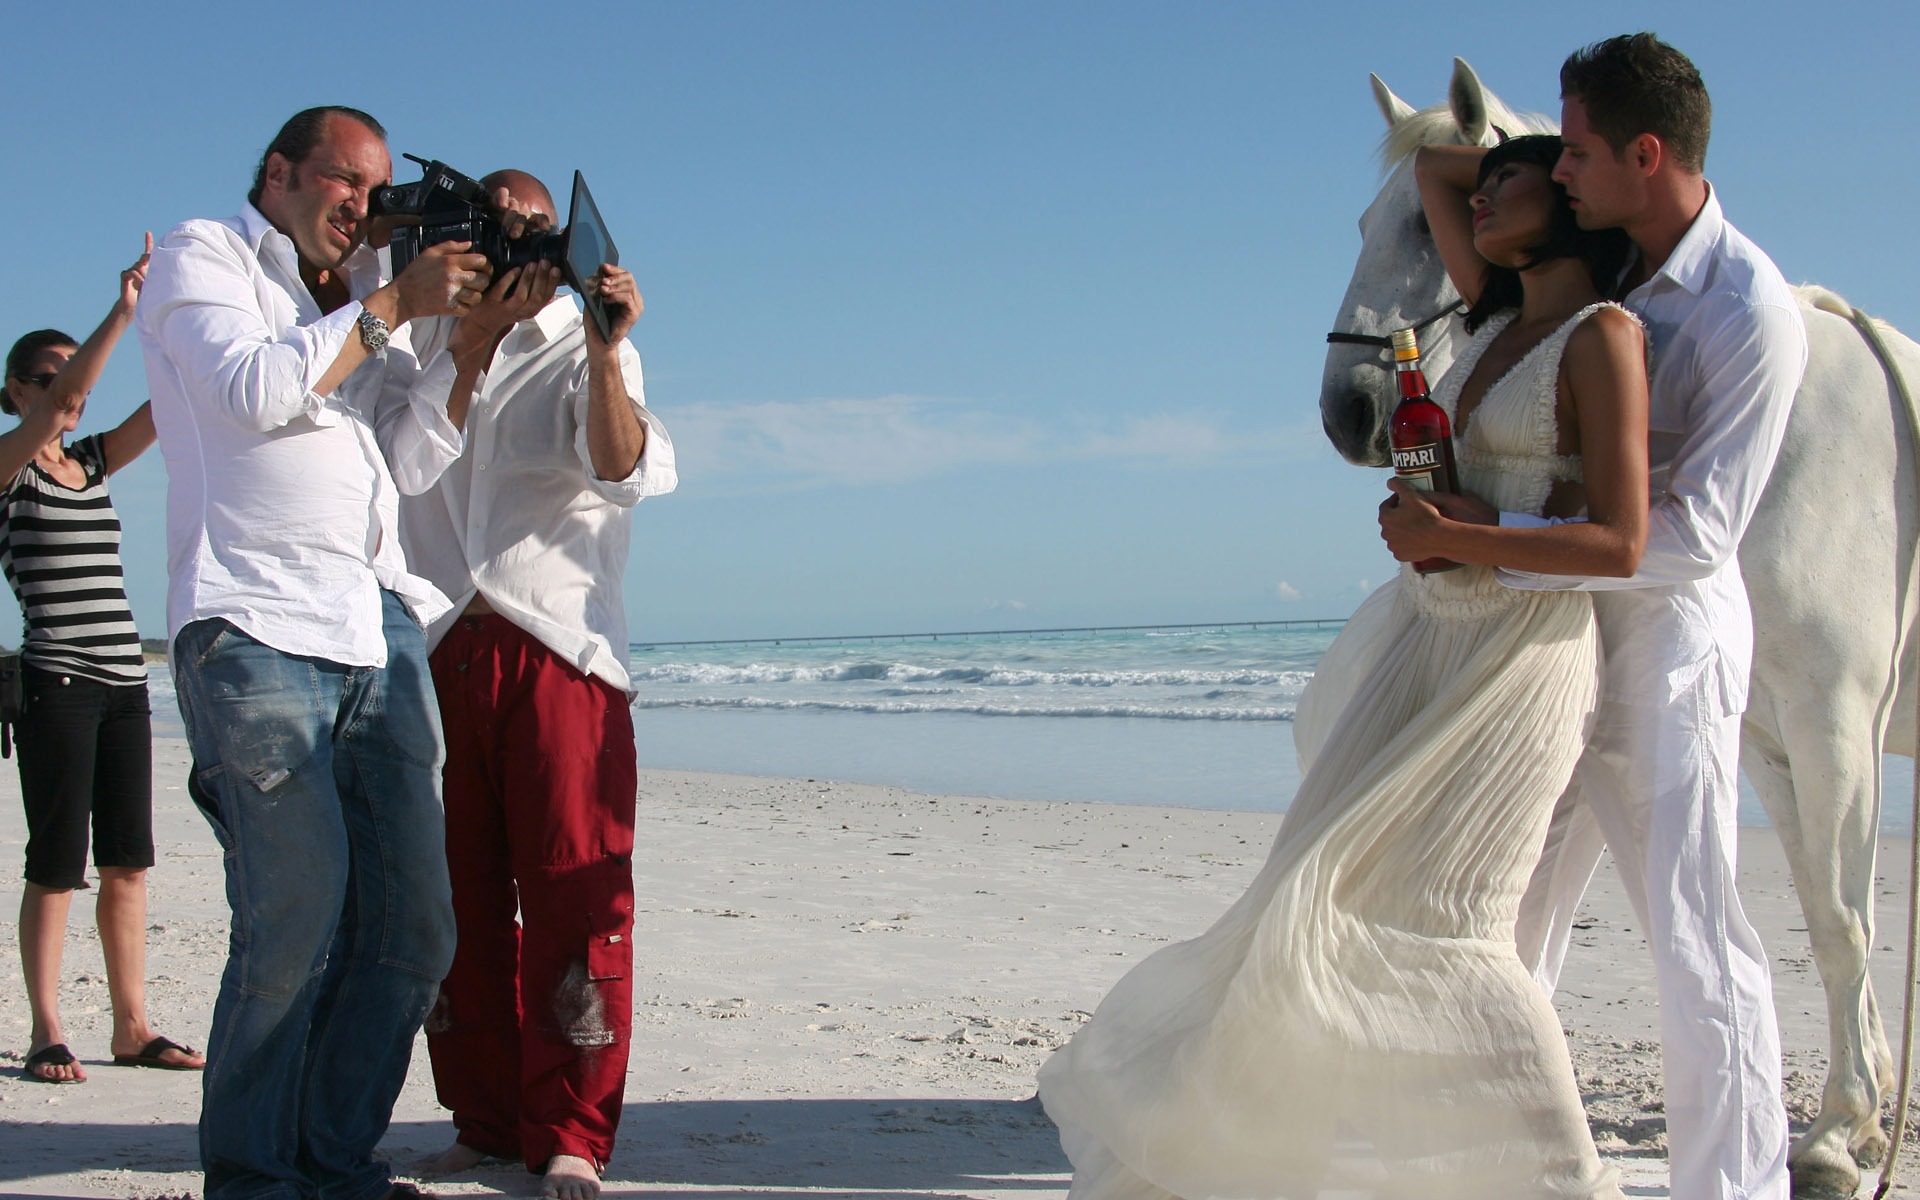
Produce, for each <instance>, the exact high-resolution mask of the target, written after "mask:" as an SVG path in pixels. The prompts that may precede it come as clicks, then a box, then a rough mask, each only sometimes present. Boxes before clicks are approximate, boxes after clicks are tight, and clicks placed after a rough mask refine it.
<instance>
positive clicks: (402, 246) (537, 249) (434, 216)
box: [367, 154, 566, 275]
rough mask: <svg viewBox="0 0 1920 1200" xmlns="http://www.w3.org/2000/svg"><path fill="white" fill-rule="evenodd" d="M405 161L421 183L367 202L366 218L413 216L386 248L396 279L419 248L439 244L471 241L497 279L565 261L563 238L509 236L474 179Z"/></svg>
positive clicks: (381, 192) (380, 191)
mask: <svg viewBox="0 0 1920 1200" xmlns="http://www.w3.org/2000/svg"><path fill="white" fill-rule="evenodd" d="M406 157H407V158H409V159H412V160H413V161H414V162H417V163H419V164H420V166H421V167H422V169H423V170H424V172H425V173H424V174H423V175H422V177H421V178H420V180H419V182H417V183H401V184H391V185H389V186H387V187H382V188H375V189H374V190H373V194H372V195H371V196H370V197H368V201H367V213H368V215H370V216H374V217H402V218H414V221H415V222H417V223H412V222H410V223H408V224H404V225H399V226H396V227H395V228H394V231H393V238H392V240H391V241H390V242H389V243H388V244H389V246H390V248H391V249H392V252H393V273H394V274H395V275H398V274H399V273H400V272H402V271H404V270H406V269H407V264H408V263H410V262H412V261H413V260H414V259H416V258H418V257H420V252H421V251H422V250H425V249H426V248H427V247H428V246H437V245H439V244H440V243H441V242H472V243H473V253H475V254H483V255H485V256H486V259H487V262H488V263H489V264H490V265H491V266H492V267H493V273H494V274H495V275H498V274H500V273H501V272H503V271H507V270H510V269H512V268H514V267H524V266H528V265H531V264H533V263H554V264H559V263H561V262H563V261H565V259H566V235H565V234H562V233H528V234H524V235H522V236H520V237H508V236H507V231H506V227H505V226H503V225H501V224H500V221H499V219H498V218H497V217H496V216H495V215H494V214H495V213H496V211H497V210H496V209H495V208H494V206H493V201H492V199H491V198H490V197H489V196H488V195H487V192H486V189H485V188H483V187H481V186H480V184H479V182H478V181H477V180H474V179H471V178H469V177H467V176H465V175H462V174H461V173H460V172H458V171H456V170H454V169H453V168H452V167H449V166H448V165H447V164H445V163H443V162H437V161H436V162H428V161H426V160H425V159H420V158H414V156H413V155H411V154H409V155H407V156H406Z"/></svg>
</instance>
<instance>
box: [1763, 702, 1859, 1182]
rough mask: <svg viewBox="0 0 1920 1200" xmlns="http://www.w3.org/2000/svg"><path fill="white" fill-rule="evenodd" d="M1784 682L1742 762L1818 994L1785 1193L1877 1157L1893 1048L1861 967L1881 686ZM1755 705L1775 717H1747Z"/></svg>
mask: <svg viewBox="0 0 1920 1200" xmlns="http://www.w3.org/2000/svg"><path fill="white" fill-rule="evenodd" d="M1756 682H1757V681H1756ZM1787 690H1788V689H1783V691H1787ZM1791 692H1792V693H1793V694H1787V695H1781V694H1775V695H1771V696H1759V695H1756V696H1755V698H1754V699H1755V701H1756V704H1755V708H1754V710H1752V711H1750V712H1749V718H1750V719H1749V721H1748V722H1747V725H1746V729H1745V737H1744V746H1743V751H1742V755H1741V762H1742V766H1744V767H1745V769H1746V772H1747V777H1748V778H1749V779H1750V780H1751V781H1752V782H1753V785H1754V790H1755V791H1757V792H1758V793H1759V794H1760V799H1761V801H1762V802H1763V803H1764V804H1765V805H1766V808H1767V813H1768V815H1769V817H1771V818H1772V820H1773V823H1774V827H1775V828H1776V829H1777V830H1778V831H1779V834H1780V840H1781V844H1782V846H1783V848H1784V849H1785V851H1786V855H1787V863H1788V865H1789V867H1790V868H1791V870H1792V873H1793V883H1794V889H1795V891H1796V892H1797V893H1798V894H1799V897H1800V907H1801V910H1802V912H1803V913H1804V914H1805V915H1806V918H1807V933H1808V937H1809V939H1810V940H1811V942H1812V946H1813V957H1814V965H1815V968H1816V969H1817V970H1818V971H1819V974H1820V982H1821V984H1822V986H1823V987H1824V989H1825V991H1826V997H1827V1029H1828V1041H1829V1045H1828V1055H1829V1058H1828V1069H1827V1083H1826V1089H1825V1091H1824V1093H1823V1094H1822V1096H1821V1102H1820V1114H1819V1116H1818V1118H1816V1119H1815V1121H1814V1123H1813V1125H1812V1127H1811V1128H1809V1129H1808V1130H1807V1132H1806V1133H1805V1134H1804V1135H1803V1136H1802V1137H1801V1138H1800V1139H1799V1140H1798V1141H1797V1142H1795V1143H1794V1145H1793V1147H1792V1149H1791V1151H1790V1152H1789V1154H1788V1166H1789V1168H1790V1169H1791V1171H1792V1173H1793V1194H1794V1196H1795V1197H1797V1198H1811V1197H1844V1196H1851V1195H1853V1194H1854V1191H1855V1190H1856V1189H1857V1188H1858V1187H1859V1184H1860V1172H1859V1165H1860V1164H1873V1163H1877V1162H1879V1161H1880V1159H1881V1158H1882V1157H1883V1156H1884V1155H1885V1153H1886V1147H1887V1139H1886V1135H1885V1134H1884V1133H1883V1132H1882V1131H1881V1129H1880V1121H1879V1111H1880V1096H1881V1085H1882V1081H1883V1080H1884V1079H1886V1078H1887V1077H1888V1076H1889V1073H1890V1072H1891V1070H1892V1058H1891V1056H1890V1055H1889V1054H1888V1051H1887V1047H1886V1043H1885V1039H1884V1037H1883V1036H1882V1035H1880V1033H1879V1019H1878V1012H1877V1010H1876V1008H1875V1005H1874V1000H1873V990H1872V984H1871V982H1870V981H1869V979H1868V977H1867V951H1868V949H1869V947H1870V945H1871V941H1872V936H1873V856H1874V834H1875V829H1874V816H1875V807H1876V806H1875V803H1874V797H1875V792H1876V787H1877V784H1878V778H1877V770H1878V762H1879V754H1878V746H1877V742H1876V739H1875V712H1874V710H1875V709H1876V708H1877V707H1878V696H1877V694H1873V689H1872V688H1870V687H1867V686H1857V687H1847V686H1845V685H1844V684H1843V685H1841V686H1835V687H1830V688H1826V689H1818V690H1816V689H1811V688H1805V689H1791ZM1843 692H1844V693H1846V694H1845V695H1843V694H1842V693H1843ZM1823 693H1824V694H1823ZM1763 715H1771V716H1772V717H1773V718H1774V719H1773V721H1772V722H1771V724H1772V726H1773V727H1772V728H1766V727H1765V726H1766V724H1768V722H1765V721H1763V720H1761V719H1756V718H1761V717H1762V716H1763Z"/></svg>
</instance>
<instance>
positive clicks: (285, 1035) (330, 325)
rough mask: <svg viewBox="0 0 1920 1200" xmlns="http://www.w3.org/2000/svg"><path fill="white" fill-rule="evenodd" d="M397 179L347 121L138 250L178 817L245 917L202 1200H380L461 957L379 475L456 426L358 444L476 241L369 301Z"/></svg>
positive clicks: (421, 605)
mask: <svg viewBox="0 0 1920 1200" xmlns="http://www.w3.org/2000/svg"><path fill="white" fill-rule="evenodd" d="M390 167H391V163H390V159H389V157H388V154H387V147H386V141H385V134H384V131H383V130H382V129H381V128H380V126H379V124H378V122H376V121H374V119H373V118H372V117H370V116H368V115H367V114H365V113H363V112H360V111H358V110H355V109H350V108H341V107H326V108H316V109H309V110H307V111H305V112H302V113H299V114H297V115H296V116H295V117H293V118H292V119H291V120H289V121H288V122H287V124H286V125H285V126H284V127H283V128H282V129H281V131H280V133H279V134H278V135H277V136H276V137H275V139H274V141H273V143H272V144H271V145H270V146H269V147H268V149H267V152H266V154H265V155H264V156H263V157H262V159H261V163H260V168H259V173H258V175H257V177H256V179H255V181H254V188H253V191H252V193H251V194H250V195H249V197H248V200H249V203H248V204H247V205H246V206H245V207H244V208H243V209H242V210H241V211H240V213H239V215H237V216H235V217H232V218H229V219H227V220H224V221H208V220H196V221H188V222H186V223H185V224H183V225H181V226H179V227H178V228H176V229H174V230H173V231H172V232H171V233H169V234H168V235H167V236H166V237H165V238H164V239H163V240H162V241H161V243H160V244H159V245H158V246H157V247H155V248H154V251H153V261H152V265H151V266H150V267H149V269H148V274H147V285H146V289H145V293H144V295H143V298H142V303H141V307H140V309H139V310H138V315H137V317H136V319H135V326H136V328H137V329H138V331H139V335H140V342H141V345H142V346H143V347H144V348H145V350H146V359H147V379H148V382H149V385H150V386H151V388H152V392H153V418H154V424H155V426H156V427H157V428H158V430H159V435H160V448H161V450H162V451H163V452H164V453H165V455H166V460H167V474H168V489H167V542H168V575H169V591H168V598H167V626H168V629H169V632H170V634H171V636H172V654H171V658H172V667H173V673H174V681H175V685H176V688H177V691H178V693H179V699H180V710H181V715H182V716H183V717H184V718H185V722H186V727H187V737H188V741H189V742H190V743H191V745H192V748H193V774H192V776H191V777H190V780H189V783H190V791H191V792H192V795H193V798H194V801H195V803H197V804H198V805H199V806H200V808H201V811H202V812H203V814H204V815H205V816H206V818H207V820H208V821H209V822H210V823H211V824H212V825H213V828H214V833H215V834H216V836H217V837H218V838H219V840H220V843H221V846H222V848H223V849H224V850H225V852H226V853H225V866H226V873H227V898H228V901H229V903H230V904H231V905H232V909H233V919H232V925H231V929H230V934H229V948H228V958H227V966H226V972H225V974H224V976H223V977H222V979H221V983H220V995H219V999H218V1000H217V1001H216V1003H215V1005H214V1012H213V1027H212V1030H211V1035H210V1038H209V1043H208V1047H207V1049H208V1055H207V1069H206V1077H205V1080H204V1083H203V1089H204V1091H203V1099H202V1108H201V1116H200V1154H201V1161H202V1165H203V1167H204V1169H205V1171H206V1197H207V1200H252V1198H254V1197H269V1196H271V1197H286V1198H287V1200H296V1198H298V1197H308V1196H314V1195H318V1196H319V1197H321V1198H322V1200H380V1198H382V1197H397V1196H406V1195H411V1194H413V1189H412V1188H411V1187H409V1186H407V1185H404V1184H400V1185H396V1184H394V1183H393V1181H392V1179H391V1178H390V1176H389V1174H388V1172H387V1168H386V1164H385V1163H382V1162H378V1161H375V1159H374V1158H373V1149H374V1147H375V1145H376V1144H377V1143H378V1142H379V1140H380V1138H381V1136H382V1135H383V1134H384V1133H385V1132H386V1129H387V1123H388V1121H389V1120H390V1119H391V1117H392V1114H393V1102H394V1099H395V1097H396V1096H398V1094H399V1091H400V1086H401V1083H402V1082H403V1081H404V1080H405V1078H406V1071H407V1064H408V1060H409V1058H410V1056H411V1051H412V1044H413V1038H414V1035H415V1033H416V1032H418V1030H419V1028H420V1023H421V1021H422V1019H423V1018H424V1017H425V1016H426V1014H427V1009H428V1007H429V1006H430V1005H431V1004H432V1002H433V996H434V991H435V987H436V985H437V984H438V983H439V981H440V978H441V976H442V975H444V974H445V973H446V969H447V964H448V963H449V961H450V960H451V958H452V954H453V917H452V911H451V908H450V905H449V903H448V886H447V874H446V860H445V857H444V855H443V854H442V852H441V839H442V832H443V831H442V824H441V816H440V805H439V798H438V792H437V774H438V769H439V760H440V746H441V742H440V729H439V722H438V719H437V717H436V714H435V709H434V702H433V691H432V686H431V683H430V681H429V679H428V675H427V664H426V648H425V645H424V641H423V636H422V631H421V626H420V623H419V622H420V621H425V620H432V619H433V618H435V617H437V616H438V615H439V614H440V613H441V612H442V611H444V610H445V609H446V607H447V601H446V598H445V597H444V596H442V595H441V594H440V592H439V591H438V590H436V589H435V588H434V587H433V585H432V584H430V583H428V582H427V581H426V580H424V579H421V578H419V577H418V576H415V575H412V574H410V573H409V572H408V571H407V568H406V564H405V562H404V560H403V559H402V557H401V554H400V543H399V538H398V505H397V499H398V497H397V494H396V484H395V477H396V475H399V476H403V477H405V478H407V479H410V480H414V481H416V485H417V484H418V483H419V482H423V481H430V480H431V479H433V478H436V477H437V476H438V475H439V472H440V471H441V470H442V469H443V468H444V467H445V466H446V464H447V463H448V462H450V461H452V459H453V458H454V457H455V456H456V455H457V454H458V453H459V451H460V445H461V441H460V433H459V429H458V428H457V426H455V425H454V424H453V423H452V422H450V421H449V420H448V418H447V415H446V412H445V406H444V404H442V405H438V406H436V405H433V404H421V405H411V406H409V407H408V408H407V410H406V411H405V412H404V413H401V414H397V415H396V416H395V417H394V419H392V420H390V421H388V422H387V423H386V425H385V427H384V428H383V429H382V430H381V431H380V434H379V435H378V436H376V433H375V429H374V423H373V419H372V418H373V410H374V405H375V403H376V400H377V397H378V393H379V392H380V390H381V386H382V382H383V364H382V362H381V358H382V354H381V352H382V350H383V349H384V347H385V345H386V341H387V336H388V334H389V332H390V331H391V330H393V329H395V328H398V327H399V326H401V325H402V324H404V323H405V322H406V321H407V320H409V319H411V318H413V317H418V316H431V315H436V314H440V313H452V312H461V311H464V310H465V309H466V308H467V307H468V306H470V305H471V304H473V303H475V302H477V301H478V300H479V299H480V298H481V296H482V295H483V293H484V291H485V288H486V285H487V273H486V260H485V259H484V258H482V257H480V256H479V255H475V254H468V253H462V252H463V251H465V250H466V246H465V245H464V244H448V245H445V246H440V247H436V248H434V249H433V250H432V251H429V252H428V253H426V254H423V255H422V256H421V257H420V259H419V260H418V261H417V262H415V263H413V264H411V265H410V266H409V268H408V269H407V270H406V271H405V272H403V273H402V275H401V276H400V278H399V279H397V280H395V281H394V282H393V283H390V284H387V285H385V286H382V285H381V281H380V263H379V261H378V258H377V256H376V255H375V253H374V252H373V251H371V250H369V249H367V248H366V247H365V246H364V245H363V242H364V241H365V237H366V232H367V227H368V220H367V203H368V196H369V192H370V190H371V189H372V188H375V187H378V186H380V185H382V184H385V183H387V182H388V180H389V177H390V174H391V171H390Z"/></svg>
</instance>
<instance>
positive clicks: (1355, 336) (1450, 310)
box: [1327, 300, 1467, 350]
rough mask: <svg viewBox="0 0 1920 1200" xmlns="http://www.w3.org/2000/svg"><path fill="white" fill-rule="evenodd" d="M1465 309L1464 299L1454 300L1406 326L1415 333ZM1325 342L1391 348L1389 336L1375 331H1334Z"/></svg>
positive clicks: (1391, 343) (1336, 344)
mask: <svg viewBox="0 0 1920 1200" xmlns="http://www.w3.org/2000/svg"><path fill="white" fill-rule="evenodd" d="M1466 309H1467V304H1466V301H1464V300H1455V301H1454V302H1453V303H1452V304H1449V305H1448V306H1447V307H1445V308H1443V309H1441V310H1440V311H1439V312H1437V313H1434V314H1433V315H1432V316H1430V317H1428V318H1427V319H1426V320H1424V321H1421V322H1419V323H1418V324H1415V325H1409V326H1407V328H1408V329H1411V330H1413V332H1415V333H1420V332H1422V331H1424V330H1425V329H1426V328H1427V326H1429V325H1432V324H1434V323H1435V322H1436V321H1444V320H1446V319H1447V318H1448V317H1451V316H1453V315H1454V314H1456V313H1462V312H1465V311H1466ZM1327 342H1328V344H1330V345H1335V346H1378V347H1379V348H1380V349H1382V350H1391V349H1392V348H1393V339H1392V338H1391V337H1386V336H1383V335H1381V334H1377V333H1341V332H1338V331H1335V332H1333V333H1330V334H1328V335H1327Z"/></svg>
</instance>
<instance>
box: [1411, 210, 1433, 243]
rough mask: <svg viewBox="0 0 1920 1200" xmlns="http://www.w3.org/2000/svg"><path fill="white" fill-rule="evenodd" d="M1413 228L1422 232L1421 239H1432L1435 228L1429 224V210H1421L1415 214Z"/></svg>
mask: <svg viewBox="0 0 1920 1200" xmlns="http://www.w3.org/2000/svg"><path fill="white" fill-rule="evenodd" d="M1413 227H1414V228H1415V229H1417V230H1419V231H1420V236H1421V237H1432V236H1433V226H1431V225H1429V224H1427V210H1426V209H1424V208H1423V209H1421V210H1420V211H1419V212H1417V213H1414V214H1413Z"/></svg>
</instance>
